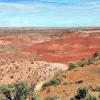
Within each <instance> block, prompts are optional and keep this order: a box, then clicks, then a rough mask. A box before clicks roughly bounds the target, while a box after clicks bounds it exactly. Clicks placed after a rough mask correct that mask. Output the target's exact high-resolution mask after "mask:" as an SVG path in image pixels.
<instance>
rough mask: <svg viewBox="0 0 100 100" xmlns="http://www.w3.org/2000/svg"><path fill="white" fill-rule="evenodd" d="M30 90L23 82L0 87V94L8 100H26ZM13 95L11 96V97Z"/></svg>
mask: <svg viewBox="0 0 100 100" xmlns="http://www.w3.org/2000/svg"><path fill="white" fill-rule="evenodd" d="M29 91H30V89H29V87H28V86H27V85H26V84H25V83H24V82H19V81H18V82H16V83H14V84H11V85H7V86H1V87H0V93H2V94H4V95H5V97H6V99H8V100H13V99H12V98H14V100H26V97H27V95H28V93H29ZM12 93H13V95H12Z"/></svg>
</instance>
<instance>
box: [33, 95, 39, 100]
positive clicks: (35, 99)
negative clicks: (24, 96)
mask: <svg viewBox="0 0 100 100" xmlns="http://www.w3.org/2000/svg"><path fill="white" fill-rule="evenodd" d="M31 100H40V99H39V96H37V95H32V96H31Z"/></svg>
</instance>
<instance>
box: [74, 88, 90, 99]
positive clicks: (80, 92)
mask: <svg viewBox="0 0 100 100" xmlns="http://www.w3.org/2000/svg"><path fill="white" fill-rule="evenodd" d="M87 93H88V90H87V89H86V88H78V90H77V95H76V96H75V99H76V100H80V99H84V98H85V97H86V95H87Z"/></svg>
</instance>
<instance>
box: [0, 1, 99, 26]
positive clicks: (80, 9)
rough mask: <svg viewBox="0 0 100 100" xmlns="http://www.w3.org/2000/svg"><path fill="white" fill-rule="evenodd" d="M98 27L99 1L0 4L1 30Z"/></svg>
mask: <svg viewBox="0 0 100 100" xmlns="http://www.w3.org/2000/svg"><path fill="white" fill-rule="evenodd" d="M68 26H69V27H73V26H74V27H75V26H100V0H0V27H68Z"/></svg>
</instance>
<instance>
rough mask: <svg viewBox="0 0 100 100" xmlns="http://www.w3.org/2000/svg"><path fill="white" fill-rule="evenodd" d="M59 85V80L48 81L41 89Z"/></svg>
mask: <svg viewBox="0 0 100 100" xmlns="http://www.w3.org/2000/svg"><path fill="white" fill-rule="evenodd" d="M59 84H60V80H59V79H55V78H53V79H51V80H49V81H48V82H46V83H44V84H43V86H42V88H46V87H49V86H52V85H55V86H56V85H59Z"/></svg>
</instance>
